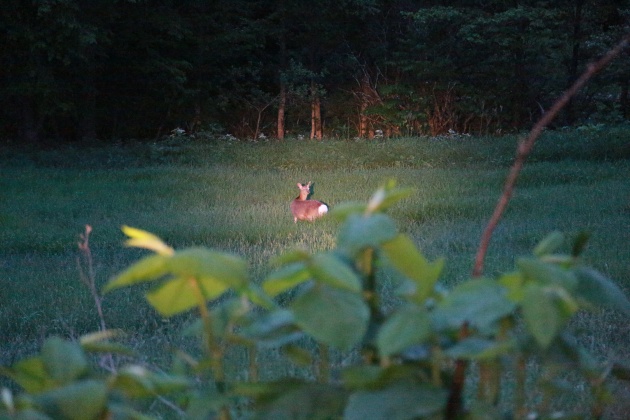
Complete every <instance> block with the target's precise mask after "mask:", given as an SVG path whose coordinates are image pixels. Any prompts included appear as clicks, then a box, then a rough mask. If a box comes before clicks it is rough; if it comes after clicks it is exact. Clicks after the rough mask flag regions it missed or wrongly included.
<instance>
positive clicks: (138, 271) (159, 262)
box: [103, 255, 169, 293]
mask: <svg viewBox="0 0 630 420" xmlns="http://www.w3.org/2000/svg"><path fill="white" fill-rule="evenodd" d="M168 259H169V257H165V256H163V255H150V256H148V257H145V258H143V259H141V260H140V261H138V262H137V263H135V264H133V265H132V266H131V267H128V268H127V269H126V270H125V271H123V272H122V273H120V274H119V275H118V276H116V277H114V278H113V279H112V280H110V281H109V283H107V284H106V285H105V287H104V288H103V293H107V292H110V291H112V290H114V289H118V288H120V287H125V286H130V285H133V284H137V283H143V282H149V281H154V280H157V279H160V278H162V277H163V276H165V275H166V274H168V273H169V269H168V264H167V262H168Z"/></svg>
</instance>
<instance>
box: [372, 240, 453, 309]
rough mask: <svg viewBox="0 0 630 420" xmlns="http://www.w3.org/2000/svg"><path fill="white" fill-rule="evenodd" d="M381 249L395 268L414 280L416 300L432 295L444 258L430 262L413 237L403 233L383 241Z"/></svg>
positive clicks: (421, 300) (413, 296) (413, 295)
mask: <svg viewBox="0 0 630 420" xmlns="http://www.w3.org/2000/svg"><path fill="white" fill-rule="evenodd" d="M381 249H382V251H383V254H384V255H385V256H386V257H387V260H388V261H389V262H390V263H391V264H392V266H393V267H394V268H395V269H397V270H398V271H400V272H401V273H402V274H404V275H405V276H407V277H408V278H409V279H411V280H413V282H414V285H415V291H414V293H413V294H412V295H411V297H412V298H413V299H414V301H416V302H423V301H424V300H425V299H426V298H428V297H429V296H430V295H431V293H432V292H433V288H434V287H435V284H436V282H437V281H438V279H439V277H440V274H441V273H442V269H443V267H444V260H443V259H440V260H438V261H436V262H434V263H429V262H428V261H427V259H426V258H425V257H424V255H422V253H421V252H420V251H419V250H418V248H417V247H416V245H415V244H414V243H413V241H412V240H411V238H409V237H408V236H406V235H403V234H399V235H398V236H396V237H395V238H394V239H392V240H390V241H387V242H385V243H383V244H382V245H381Z"/></svg>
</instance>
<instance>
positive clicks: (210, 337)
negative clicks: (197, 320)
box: [189, 278, 230, 420]
mask: <svg viewBox="0 0 630 420" xmlns="http://www.w3.org/2000/svg"><path fill="white" fill-rule="evenodd" d="M189 281H190V286H191V288H192V290H193V291H194V293H195V296H196V297H197V304H198V307H199V315H200V316H201V322H202V323H203V336H204V337H203V343H204V345H205V350H206V352H207V354H208V357H209V358H210V369H211V370H212V376H213V377H214V382H215V385H216V387H217V391H218V392H219V393H220V394H223V393H224V392H225V374H224V371H223V351H222V349H221V346H220V345H219V343H218V341H217V340H216V337H215V336H214V331H213V328H212V316H211V315H210V311H209V310H208V307H207V306H206V298H205V296H204V294H203V291H202V290H201V287H200V286H199V282H198V281H197V279H195V278H191V279H190V280H189ZM219 418H220V419H222V420H229V419H230V412H229V409H228V407H227V406H225V405H224V406H223V407H221V410H220V413H219Z"/></svg>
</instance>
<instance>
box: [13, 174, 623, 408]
mask: <svg viewBox="0 0 630 420" xmlns="http://www.w3.org/2000/svg"><path fill="white" fill-rule="evenodd" d="M410 193H411V190H409V189H401V188H397V187H396V186H395V185H394V183H393V182H390V183H388V184H387V185H385V186H383V187H382V188H380V189H379V190H377V191H376V193H375V194H374V195H373V196H372V198H371V199H370V201H369V202H368V203H367V204H360V203H348V204H345V205H340V206H337V208H336V209H335V210H334V212H333V213H332V215H333V216H334V217H336V218H337V219H338V220H340V221H341V226H340V229H339V234H338V238H337V247H336V248H335V249H333V250H331V251H326V252H320V253H314V254H312V253H309V252H306V251H302V250H296V251H292V252H289V253H287V254H284V255H282V256H279V257H277V258H276V259H275V260H274V261H272V263H273V265H274V267H275V268H274V270H273V271H272V272H271V273H270V274H269V275H268V276H267V277H266V279H265V280H264V281H263V282H262V284H261V286H260V287H259V286H258V285H256V284H254V283H253V282H251V281H250V279H249V278H248V271H247V265H246V262H245V261H244V260H243V259H241V258H240V257H237V256H234V255H231V254H227V253H224V252H220V251H215V250H211V249H206V248H190V249H183V250H179V251H176V250H173V249H172V248H171V247H169V246H168V245H166V244H165V243H164V242H162V241H161V240H160V239H159V238H158V237H156V236H154V235H152V234H150V233H147V232H144V231H141V230H138V229H134V228H129V227H124V228H123V230H124V232H125V233H126V234H127V236H129V240H128V241H127V245H129V246H133V247H140V248H146V249H149V250H151V251H152V254H151V255H149V256H147V257H144V258H142V259H141V260H140V261H138V262H136V263H135V264H133V265H132V266H130V267H129V268H128V269H126V270H124V271H123V272H122V273H120V274H119V275H118V276H117V277H115V278H114V279H112V280H111V281H110V282H109V283H108V284H107V285H106V286H105V289H104V292H105V293H110V292H113V291H115V290H116V289H118V288H122V287H129V286H137V285H140V284H141V283H149V284H150V286H151V287H150V288H149V289H148V291H147V292H146V295H145V296H146V299H147V301H148V302H149V304H150V305H151V306H153V307H154V308H155V309H156V310H157V311H158V312H159V313H160V314H162V316H164V317H172V316H175V315H177V314H180V313H183V312H187V311H191V310H196V311H197V312H198V321H197V322H196V323H194V324H193V325H192V326H191V327H190V328H189V330H188V333H191V332H192V333H196V334H198V335H199V337H200V342H201V348H202V349H203V351H202V352H201V353H200V354H199V355H190V354H183V352H181V351H180V352H178V356H177V357H176V360H175V362H176V363H174V368H173V370H172V371H171V372H168V373H157V372H151V371H149V370H148V369H146V368H144V367H142V366H139V365H129V366H123V367H120V368H119V369H116V370H114V371H113V372H106V373H103V372H100V371H98V370H96V369H94V368H92V367H90V362H89V355H90V354H94V353H104V352H107V353H114V354H118V355H119V356H120V355H126V356H128V355H130V354H131V352H130V351H129V350H128V349H126V348H125V347H123V346H120V345H116V344H113V343H111V342H110V341H109V340H110V339H111V338H113V337H114V336H115V334H114V333H113V332H111V331H101V332H99V333H96V334H94V335H92V336H87V337H83V338H82V339H81V340H80V341H79V342H73V341H67V340H63V339H61V338H59V337H52V338H50V339H48V340H47V341H46V342H45V344H44V346H43V348H42V350H41V353H40V354H39V355H36V356H34V357H32V358H29V359H26V360H23V361H20V362H18V363H17V364H16V365H14V366H13V367H11V368H2V371H1V373H2V374H4V375H6V376H8V377H9V378H11V379H13V380H14V381H15V382H16V383H17V384H18V385H20V387H21V388H22V389H23V391H24V392H23V393H21V394H18V395H14V394H13V393H11V392H10V391H9V390H7V389H5V390H3V398H2V400H3V407H2V410H3V411H2V413H3V414H2V415H3V416H7V415H9V416H33V417H34V418H35V417H37V416H39V417H41V418H44V417H45V416H49V417H55V418H76V419H88V418H103V417H107V416H120V417H130V418H142V416H143V415H142V414H141V411H140V410H139V409H138V407H139V404H138V401H142V400H143V399H146V398H155V397H160V398H162V399H164V401H168V404H169V405H172V407H173V409H175V410H176V411H177V412H179V413H187V414H188V415H189V416H191V417H193V418H205V417H207V416H209V415H212V414H216V415H219V417H221V418H230V417H233V416H236V415H237V413H240V412H243V411H245V412H251V413H253V414H254V415H255V417H257V418H334V417H342V416H343V417H344V418H348V419H355V418H357V419H358V418H361V419H364V418H400V419H403V418H418V417H420V418H433V417H435V416H438V417H440V416H445V417H454V416H456V415H461V414H465V415H470V416H471V418H474V416H475V415H476V413H479V412H481V411H482V410H483V412H484V413H485V414H486V415H489V416H490V417H491V418H499V417H501V415H502V414H505V413H508V414H509V415H511V416H513V417H516V418H524V417H525V416H527V415H530V414H532V413H538V414H540V415H549V414H551V413H552V412H554V413H555V415H557V414H558V413H557V412H556V409H555V406H554V404H553V402H554V401H555V400H556V399H557V398H559V397H567V396H570V395H571V394H572V393H573V392H574V391H573V389H574V388H573V387H568V388H567V387H565V388H562V387H560V386H559V385H558V384H559V383H561V382H562V381H568V382H569V383H574V384H575V383H579V384H581V385H582V386H584V387H585V388H587V389H588V390H589V391H590V395H591V397H590V399H589V400H587V401H584V402H583V403H582V404H580V405H578V406H577V407H576V411H575V412H573V413H571V412H570V411H569V410H567V412H566V413H564V414H565V415H566V416H568V415H570V414H572V415H575V414H580V413H589V414H587V416H590V415H593V416H597V415H599V414H601V412H602V410H603V408H604V406H605V404H606V403H607V401H609V398H610V397H611V394H610V393H609V391H608V389H607V387H606V386H607V382H608V381H607V380H608V379H610V378H612V377H619V378H624V377H627V375H628V374H629V373H630V371H629V370H628V369H627V368H625V367H623V366H620V365H614V364H610V363H601V362H600V361H598V360H596V358H595V357H594V356H592V355H591V354H589V353H588V352H587V351H586V349H585V348H583V347H582V346H581V345H580V344H579V340H578V335H577V332H576V331H574V329H573V328H572V327H571V320H572V319H573V318H574V317H575V316H576V315H577V314H578V313H579V312H580V311H584V310H586V311H590V310H594V309H595V308H599V307H607V308H612V309H615V310H619V311H622V312H623V313H624V314H630V301H628V299H627V298H626V297H625V296H624V295H623V294H622V292H621V291H620V290H619V288H618V287H617V286H616V284H615V283H614V282H612V281H611V280H609V279H607V278H606V277H604V276H603V275H602V274H600V273H598V272H597V271H595V270H593V269H591V268H588V267H585V266H584V265H583V264H582V262H581V260H580V257H579V255H580V251H581V250H582V249H583V244H584V239H583V238H580V239H579V240H578V241H577V242H576V244H575V245H574V246H573V249H572V251H571V252H569V253H562V252H561V249H562V245H563V244H564V243H565V240H564V237H563V236H562V235H561V234H560V233H552V234H551V235H550V236H548V237H547V238H546V239H545V240H543V241H542V242H541V243H540V244H539V245H538V246H537V247H536V248H535V249H534V251H533V253H532V255H529V256H525V257H522V258H519V259H517V261H516V264H515V268H514V271H512V272H509V273H505V274H502V275H500V276H498V277H497V278H471V279H470V280H468V281H465V282H462V283H460V284H458V285H457V286H455V287H454V288H452V289H451V290H447V289H446V288H445V287H444V286H443V285H442V284H441V282H440V279H441V273H442V271H443V267H444V261H443V260H441V259H440V260H437V261H428V260H427V259H426V258H425V257H424V256H423V254H422V252H421V251H420V250H419V249H418V248H417V247H416V246H415V244H414V242H413V241H412V239H411V238H410V237H408V236H407V235H405V234H404V233H400V232H399V231H398V229H397V228H396V224H395V222H394V220H393V219H391V218H390V217H389V216H388V215H387V214H386V213H385V211H386V210H387V209H388V208H389V207H391V206H392V205H394V204H395V203H396V202H397V201H398V200H400V199H402V198H404V197H406V196H408V195H409V194H410ZM385 272H387V273H392V272H393V273H396V276H394V277H395V278H396V279H397V283H396V287H397V294H398V296H399V297H400V304H399V305H398V306H397V307H395V308H393V309H389V310H386V309H385V308H384V307H383V306H382V305H381V303H380V299H379V298H380V295H379V290H380V288H379V287H378V286H379V284H378V283H379V282H380V281H382V280H383V278H384V273H385ZM304 340H307V341H309V342H313V343H316V345H315V346H307V347H306V348H307V349H308V350H305V347H304V346H300V344H301V343H303V342H304ZM238 347H244V348H246V349H247V351H248V354H249V357H250V359H251V360H250V362H251V363H250V370H249V376H248V378H247V379H246V380H243V379H242V378H241V379H239V378H236V377H229V376H228V375H226V370H225V366H224V364H225V363H226V352H228V351H230V350H231V349H234V348H238ZM270 347H272V348H280V349H283V350H284V352H285V354H287V355H289V356H290V357H292V358H293V359H294V360H297V359H298V358H301V359H302V360H306V361H310V360H317V359H318V364H317V365H316V366H313V370H312V375H305V376H302V377H289V376H282V377H278V378H274V379H273V380H265V381H262V380H260V379H259V378H258V377H257V366H256V356H257V353H258V352H261V351H265V349H269V348H270ZM331 352H341V353H343V354H346V355H348V357H350V359H354V360H356V362H354V363H351V364H348V365H344V366H333V365H332V363H331V362H330V360H329V355H330V354H331ZM358 356H361V357H358ZM459 360H464V361H466V362H468V363H471V364H469V365H467V369H466V371H465V372H466V374H467V375H469V376H470V377H471V378H474V380H471V381H468V382H466V385H465V388H464V389H457V384H458V379H457V375H458V372H457V362H456V361H459ZM469 388H476V397H474V398H472V399H471V400H470V401H469V403H467V404H466V405H465V406H463V407H459V408H457V409H454V408H453V407H452V401H454V394H455V393H458V392H463V393H464V394H465V395H473V394H474V393H475V391H474V390H472V389H469ZM505 389H511V391H510V392H509V393H506V392H504V391H503V390H505ZM167 398H168V399H167ZM587 407H588V410H586V408H587ZM585 410H586V411H585Z"/></svg>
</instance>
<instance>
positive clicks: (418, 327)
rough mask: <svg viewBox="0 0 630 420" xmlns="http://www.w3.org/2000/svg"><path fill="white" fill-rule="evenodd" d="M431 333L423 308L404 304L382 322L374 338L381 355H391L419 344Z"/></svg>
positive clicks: (429, 323) (428, 319)
mask: <svg viewBox="0 0 630 420" xmlns="http://www.w3.org/2000/svg"><path fill="white" fill-rule="evenodd" d="M430 335H431V320H430V318H429V315H428V313H427V311H426V310H425V309H423V308H422V307H419V306H417V305H411V304H409V305H405V306H403V307H402V308H400V309H398V310H397V311H396V312H394V314H393V315H391V316H390V317H389V318H388V319H387V321H386V322H385V323H384V324H383V326H382V327H381V329H380V330H379V332H378V335H377V338H376V345H377V347H378V350H379V352H380V354H381V355H383V356H391V355H392V354H395V353H398V352H400V351H403V350H405V349H406V348H407V347H409V346H411V345H414V344H420V343H422V342H424V341H425V340H426V339H428V338H429V337H430Z"/></svg>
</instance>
